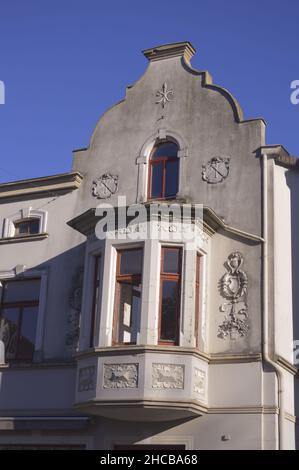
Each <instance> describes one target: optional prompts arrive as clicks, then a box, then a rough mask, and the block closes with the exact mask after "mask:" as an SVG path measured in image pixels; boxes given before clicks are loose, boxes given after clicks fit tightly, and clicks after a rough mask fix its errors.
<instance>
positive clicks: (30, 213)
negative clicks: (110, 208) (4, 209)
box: [2, 206, 48, 238]
mask: <svg viewBox="0 0 299 470" xmlns="http://www.w3.org/2000/svg"><path fill="white" fill-rule="evenodd" d="M28 218H34V219H39V233H46V231H47V219H48V213H47V212H46V211H43V210H40V209H39V210H37V209H32V208H31V207H30V206H28V207H23V208H22V209H20V210H19V211H18V212H16V213H15V214H14V215H13V216H11V217H9V218H5V219H4V220H3V230H2V238H13V237H14V236H15V225H14V224H15V222H17V221H18V220H22V219H28Z"/></svg>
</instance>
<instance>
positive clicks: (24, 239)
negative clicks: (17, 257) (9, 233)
mask: <svg viewBox="0 0 299 470" xmlns="http://www.w3.org/2000/svg"><path fill="white" fill-rule="evenodd" d="M48 236H49V234H48V233H34V234H31V235H23V236H19V237H7V238H0V245H7V244H8V243H22V242H34V241H38V240H44V239H45V238H48Z"/></svg>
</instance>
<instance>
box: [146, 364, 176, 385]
mask: <svg viewBox="0 0 299 470" xmlns="http://www.w3.org/2000/svg"><path fill="white" fill-rule="evenodd" d="M152 387H153V388H160V389H177V388H181V389H183V388H184V366H183V365H175V364H164V363H163V364H153V366H152Z"/></svg>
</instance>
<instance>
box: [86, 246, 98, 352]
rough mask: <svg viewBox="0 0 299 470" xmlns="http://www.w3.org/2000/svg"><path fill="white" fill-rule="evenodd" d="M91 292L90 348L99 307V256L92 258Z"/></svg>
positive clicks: (92, 342) (93, 339)
mask: <svg viewBox="0 0 299 470" xmlns="http://www.w3.org/2000/svg"><path fill="white" fill-rule="evenodd" d="M93 262H94V265H93V291H92V307H91V322H90V340H89V345H90V347H91V348H92V347H93V346H95V338H94V336H95V323H96V315H97V312H98V306H99V296H100V275H101V274H100V268H101V255H95V256H94V257H93Z"/></svg>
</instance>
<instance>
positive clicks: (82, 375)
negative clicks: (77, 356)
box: [78, 366, 96, 392]
mask: <svg viewBox="0 0 299 470" xmlns="http://www.w3.org/2000/svg"><path fill="white" fill-rule="evenodd" d="M95 372H96V368H95V366H88V367H82V368H81V369H79V381H78V392H87V391H88V390H94V388H95Z"/></svg>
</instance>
